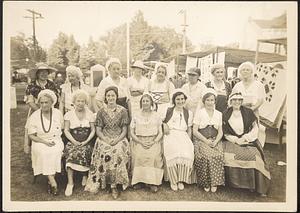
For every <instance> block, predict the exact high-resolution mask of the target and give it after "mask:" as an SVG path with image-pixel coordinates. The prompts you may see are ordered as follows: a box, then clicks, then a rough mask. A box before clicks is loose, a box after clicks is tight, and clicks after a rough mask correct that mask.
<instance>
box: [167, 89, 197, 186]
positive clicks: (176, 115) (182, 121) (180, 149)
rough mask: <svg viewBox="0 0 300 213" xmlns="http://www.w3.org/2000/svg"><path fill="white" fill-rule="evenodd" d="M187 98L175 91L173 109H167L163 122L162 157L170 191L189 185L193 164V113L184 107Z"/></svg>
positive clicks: (180, 92) (182, 93)
mask: <svg viewBox="0 0 300 213" xmlns="http://www.w3.org/2000/svg"><path fill="white" fill-rule="evenodd" d="M186 99H187V96H186V95H185V93H184V92H183V91H182V90H181V89H176V90H175V91H174V94H173V96H172V103H173V105H174V106H173V107H170V108H168V109H167V112H166V116H165V119H164V121H163V130H164V134H165V136H164V146H163V147H164V157H165V161H166V170H167V176H168V179H169V181H170V187H171V189H172V190H174V191H177V190H178V189H179V190H183V189H184V185H183V183H191V179H192V178H191V176H192V170H193V162H194V145H193V143H192V141H191V136H192V123H193V113H192V112H191V111H189V110H187V109H186V108H185V107H184V105H185V101H186Z"/></svg>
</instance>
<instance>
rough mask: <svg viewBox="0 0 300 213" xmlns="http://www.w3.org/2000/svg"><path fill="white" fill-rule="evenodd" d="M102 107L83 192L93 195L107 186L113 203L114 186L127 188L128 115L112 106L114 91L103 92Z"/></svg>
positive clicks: (108, 88) (115, 96) (115, 97)
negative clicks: (110, 191) (92, 193)
mask: <svg viewBox="0 0 300 213" xmlns="http://www.w3.org/2000/svg"><path fill="white" fill-rule="evenodd" d="M104 97H105V99H104V103H105V104H103V106H102V107H101V108H100V109H99V111H98V113H97V117H96V121H95V126H96V133H97V136H98V138H97V140H96V143H95V146H94V150H93V154H92V161H91V166H90V170H89V175H88V180H87V184H86V187H85V190H86V191H90V192H94V193H97V192H98V189H99V187H101V189H105V188H106V186H107V184H110V187H111V190H112V196H113V198H114V199H117V198H118V196H119V192H118V189H117V185H118V184H119V185H122V187H123V190H125V189H126V188H127V186H128V185H129V177H128V168H127V166H128V162H129V156H130V147H129V143H128V141H127V138H126V134H127V125H128V123H129V118H128V111H127V110H126V109H125V108H124V107H122V106H120V105H118V104H117V103H116V101H117V99H118V88H117V87H115V86H110V87H107V88H106V89H105V92H104Z"/></svg>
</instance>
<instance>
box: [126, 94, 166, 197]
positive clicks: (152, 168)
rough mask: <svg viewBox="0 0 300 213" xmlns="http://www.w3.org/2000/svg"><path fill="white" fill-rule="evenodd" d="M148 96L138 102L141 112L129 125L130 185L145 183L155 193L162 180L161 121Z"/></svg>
mask: <svg viewBox="0 0 300 213" xmlns="http://www.w3.org/2000/svg"><path fill="white" fill-rule="evenodd" d="M153 107H154V103H153V99H152V97H151V96H150V94H144V95H142V97H141V100H140V108H141V111H139V112H137V113H135V114H134V116H133V118H132V120H131V124H130V130H131V134H130V135H131V137H132V166H133V174H132V183H131V184H132V185H134V184H137V183H146V184H147V185H148V186H149V187H150V189H151V191H152V192H157V190H158V188H157V186H158V185H161V182H162V178H163V153H162V136H163V134H162V120H161V118H160V116H159V115H158V113H157V112H155V111H154V110H153Z"/></svg>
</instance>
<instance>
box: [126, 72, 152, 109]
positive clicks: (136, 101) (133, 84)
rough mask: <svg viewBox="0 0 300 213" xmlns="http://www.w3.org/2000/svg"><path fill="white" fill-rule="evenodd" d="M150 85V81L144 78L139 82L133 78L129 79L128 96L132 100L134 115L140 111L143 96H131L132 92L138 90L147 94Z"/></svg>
mask: <svg viewBox="0 0 300 213" xmlns="http://www.w3.org/2000/svg"><path fill="white" fill-rule="evenodd" d="M148 83H149V79H147V78H146V77H144V76H142V77H141V79H140V80H137V79H136V78H134V77H133V76H131V77H129V78H128V79H127V86H128V94H129V98H130V104H131V112H132V114H135V113H136V112H138V111H140V99H141V97H142V95H143V94H141V95H139V96H131V95H130V92H131V91H135V90H137V89H138V90H143V91H144V93H145V92H147V90H148Z"/></svg>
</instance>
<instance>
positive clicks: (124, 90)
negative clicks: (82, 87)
mask: <svg viewBox="0 0 300 213" xmlns="http://www.w3.org/2000/svg"><path fill="white" fill-rule="evenodd" d="M105 68H106V70H107V71H108V76H107V77H105V78H104V79H103V80H102V81H101V82H100V84H99V86H98V89H97V93H96V96H95V99H96V105H97V107H98V108H101V107H102V106H103V103H104V100H105V95H104V91H105V90H106V88H107V87H110V86H115V87H117V88H118V99H117V104H119V105H121V106H123V107H124V108H126V109H128V108H129V99H128V97H129V96H128V87H127V81H126V79H125V78H123V77H121V71H122V66H121V62H120V60H119V59H118V58H110V59H109V60H108V61H107V62H106V65H105Z"/></svg>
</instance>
